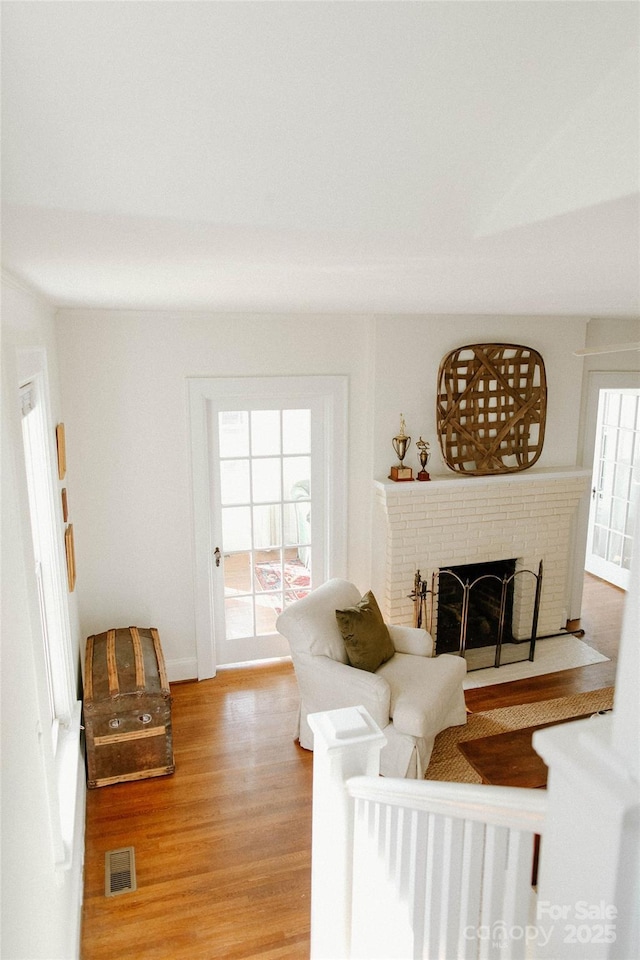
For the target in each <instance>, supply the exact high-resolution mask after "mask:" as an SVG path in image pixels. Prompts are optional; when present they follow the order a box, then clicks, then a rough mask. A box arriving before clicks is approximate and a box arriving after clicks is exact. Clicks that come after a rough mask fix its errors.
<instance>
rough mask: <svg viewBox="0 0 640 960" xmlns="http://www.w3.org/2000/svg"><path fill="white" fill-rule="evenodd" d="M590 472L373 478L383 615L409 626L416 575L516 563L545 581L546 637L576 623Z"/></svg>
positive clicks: (542, 625)
mask: <svg viewBox="0 0 640 960" xmlns="http://www.w3.org/2000/svg"><path fill="white" fill-rule="evenodd" d="M590 479H591V472H590V471H589V470H584V469H580V468H576V467H566V468H565V467H557V468H551V469H543V468H532V469H529V470H524V471H521V472H520V473H510V474H499V475H492V476H486V477H469V476H463V475H460V474H454V473H450V474H446V475H443V476H432V479H431V480H430V481H426V482H419V481H409V482H405V483H402V482H401V483H394V482H393V481H382V482H381V481H374V523H373V529H374V543H375V544H376V547H375V548H374V551H373V552H374V567H373V570H372V585H373V587H374V590H375V591H376V594H377V595H379V596H380V598H381V605H382V607H383V610H384V612H385V615H386V616H387V617H388V618H389V620H391V621H392V622H395V623H411V622H412V619H413V604H412V602H411V600H410V599H409V597H408V595H409V594H410V593H411V590H412V586H413V579H414V576H415V572H416V570H420V572H421V575H422V577H423V579H427V578H428V577H430V576H431V573H432V572H434V571H437V570H439V569H440V568H442V567H448V566H455V565H460V564H466V563H482V562H488V561H492V560H504V559H508V558H514V559H516V562H517V569H523V568H524V569H533V570H537V568H538V564H539V563H540V561H541V560H542V561H543V563H544V580H543V587H542V597H541V605H540V620H539V630H538V632H539V634H545V633H554V632H556V631H558V630H560V629H561V628H563V627H564V626H565V624H566V621H567V619H569V609H570V592H571V565H572V562H573V554H574V543H575V541H576V530H577V527H579V526H580V524H583V523H585V522H586V520H585V517H586V515H587V512H588V490H589V485H590Z"/></svg>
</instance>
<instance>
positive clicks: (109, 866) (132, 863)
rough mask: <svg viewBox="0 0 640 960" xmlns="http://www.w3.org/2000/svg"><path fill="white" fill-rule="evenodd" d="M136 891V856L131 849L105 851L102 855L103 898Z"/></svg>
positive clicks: (122, 848)
mask: <svg viewBox="0 0 640 960" xmlns="http://www.w3.org/2000/svg"><path fill="white" fill-rule="evenodd" d="M136 889H137V887H136V854H135V850H134V849H133V847H121V848H120V849H119V850H107V852H106V853H105V855H104V895H105V897H116V896H118V894H120V893H130V892H131V891H133V890H136Z"/></svg>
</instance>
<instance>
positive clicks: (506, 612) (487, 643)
mask: <svg viewBox="0 0 640 960" xmlns="http://www.w3.org/2000/svg"><path fill="white" fill-rule="evenodd" d="M501 563H502V564H503V567H502V568H501V572H494V568H493V567H492V565H488V566H487V568H486V569H487V571H488V572H484V573H480V574H479V575H476V570H477V568H475V567H471V566H468V567H459V568H457V570H452V569H449V568H446V569H441V570H439V571H434V572H433V574H432V575H431V585H429V584H428V583H427V581H426V580H423V579H422V578H421V576H420V571H419V570H418V571H416V575H415V578H414V585H413V592H412V593H411V594H409V596H410V598H411V599H412V600H413V602H414V625H415V626H417V627H425V629H426V630H428V631H429V633H431V634H432V635H434V629H433V628H434V622H435V626H436V633H435V639H436V652H437V653H458V654H459V655H460V656H463V657H465V658H466V659H467V664H468V669H469V670H474V669H482V668H484V667H487V666H494V667H499V666H500V665H501V664H502V663H503V662H504V663H513V662H516V661H519V660H526V659H528V660H533V658H534V655H535V647H536V639H537V637H536V634H537V629H538V614H539V611H540V595H541V590H542V561H540V565H539V567H538V572H537V573H535V572H534V571H533V570H525V569H521V570H516V569H515V561H504V562H501ZM495 566H496V568H497V567H498V565H497V564H496V565H495ZM521 577H522V578H527V577H532V578H533V581H534V583H532V584H531V587H530V589H532V591H533V612H532V618H531V632H530V636H529V637H525V638H524V639H521V638H516V637H514V636H513V633H512V609H513V601H514V588H515V584H516V580H517V579H518V578H521ZM527 645H528V649H527ZM481 649H482V651H484V652H483V653H481V652H480V651H481ZM514 651H516V652H515V653H514ZM505 654H506V655H505ZM488 658H491V659H488ZM503 658H504V660H503ZM491 661H492V662H491Z"/></svg>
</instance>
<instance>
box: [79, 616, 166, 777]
mask: <svg viewBox="0 0 640 960" xmlns="http://www.w3.org/2000/svg"><path fill="white" fill-rule="evenodd" d="M84 682H85V693H84V725H85V737H86V751H87V783H88V786H89V787H104V786H108V785H109V784H112V783H120V782H122V781H126V780H143V779H146V778H147V777H161V776H165V775H166V774H170V773H173V772H174V770H175V766H174V762H173V741H172V732H171V693H170V690H169V683H168V681H167V674H166V670H165V665H164V657H163V655H162V647H161V646H160V638H159V636H158V631H157V630H156V629H155V628H154V627H150V628H148V629H147V628H142V627H121V628H118V629H115V630H108V631H107V632H106V633H100V634H97V635H95V636H92V637H89V638H88V639H87V648H86V654H85V678H84Z"/></svg>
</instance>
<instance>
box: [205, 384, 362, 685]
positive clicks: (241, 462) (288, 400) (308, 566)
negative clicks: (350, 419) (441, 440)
mask: <svg viewBox="0 0 640 960" xmlns="http://www.w3.org/2000/svg"><path fill="white" fill-rule="evenodd" d="M193 383H194V384H195V389H196V393H198V392H199V393H200V394H201V393H202V388H203V382H202V381H194V382H193ZM205 383H207V384H209V387H208V388H207V389H206V390H205V392H206V393H207V396H206V399H205V434H206V447H207V456H206V460H207V468H208V469H207V500H208V503H207V513H208V517H207V526H208V528H209V537H208V556H207V557H206V565H207V567H208V592H209V600H210V613H211V631H210V633H211V639H212V645H213V650H212V658H213V661H214V669H215V664H224V663H240V662H245V661H249V660H257V659H270V658H273V657H279V656H286V655H288V653H289V649H288V645H287V643H286V641H285V640H284V639H283V638H282V637H281V636H280V635H279V634H278V632H277V630H276V620H277V618H278V614H279V613H280V612H281V611H282V610H283V609H284V608H285V607H286V606H288V605H289V604H291V603H293V602H295V600H297V599H299V598H301V597H303V596H306V594H307V593H308V592H309V591H310V590H311V589H313V587H314V586H317V585H319V584H320V583H322V582H323V581H324V580H325V579H327V577H328V576H330V575H334V574H338V575H339V574H340V573H342V572H343V557H344V503H343V491H344V482H343V481H344V477H343V473H344V464H345V451H344V415H345V406H344V404H345V391H344V382H343V378H339V377H338V378H336V377H308V378H307V377H302V378H268V379H263V378H249V379H247V380H244V379H243V380H227V379H223V380H212V381H206V382H205ZM200 399H202V397H200ZM193 413H194V409H193V406H192V425H193ZM200 459H202V458H200ZM194 466H195V461H194ZM194 479H195V473H194ZM196 492H197V491H196V490H195V488H194V494H196ZM195 502H196V526H197V525H198V522H199V519H198V516H197V513H198V510H197V496H196V497H195ZM204 562H205V558H204V556H203V554H202V551H201V557H200V561H199V564H201V563H204ZM199 579H201V578H199ZM200 619H201V622H202V620H203V618H200ZM205 646H206V642H205ZM203 658H204V659H206V657H205V656H204V654H202V648H201V644H200V643H199V654H198V660H199V667H198V675H199V676H203V670H202V669H201V668H202V666H203V664H202V660H203ZM205 673H206V670H205Z"/></svg>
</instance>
